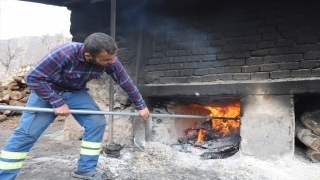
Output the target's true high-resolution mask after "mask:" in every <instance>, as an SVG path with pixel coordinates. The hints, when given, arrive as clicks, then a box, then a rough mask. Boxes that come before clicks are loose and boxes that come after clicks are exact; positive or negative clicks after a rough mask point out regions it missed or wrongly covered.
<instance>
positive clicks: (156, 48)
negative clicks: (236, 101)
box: [139, 0, 320, 84]
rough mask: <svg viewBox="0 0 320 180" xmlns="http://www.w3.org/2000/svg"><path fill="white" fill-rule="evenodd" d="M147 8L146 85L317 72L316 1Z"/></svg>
mask: <svg viewBox="0 0 320 180" xmlns="http://www.w3.org/2000/svg"><path fill="white" fill-rule="evenodd" d="M164 6H165V7H166V8H165V9H163V8H164ZM146 9H147V10H146V16H145V19H144V28H143V34H144V36H143V42H145V43H143V44H142V54H147V55H146V58H145V59H143V60H142V66H141V68H142V69H143V70H144V71H140V79H139V83H141V84H167V83H198V82H203V83H206V82H220V81H237V82H238V83H241V82H243V81H255V82H259V81H264V80H268V81H270V80H289V79H296V78H314V77H320V64H319V63H320V3H319V1H305V0H292V1H289V0H280V1H279V0H260V1H253V0H245V1H235V0H228V1H223V2H222V1H221V2H218V1H214V2H212V1H197V2H196V1H192V0H191V1H181V0H177V1H174V2H171V1H161V3H160V2H159V4H158V6H157V5H154V4H153V6H150V8H146ZM161 9H162V10H161ZM160 12H161V15H160V14H159V13H160ZM150 47H152V48H150Z"/></svg>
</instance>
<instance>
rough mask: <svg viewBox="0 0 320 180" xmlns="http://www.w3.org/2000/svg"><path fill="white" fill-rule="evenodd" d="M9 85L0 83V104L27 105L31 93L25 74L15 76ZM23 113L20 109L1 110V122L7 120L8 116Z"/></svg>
mask: <svg viewBox="0 0 320 180" xmlns="http://www.w3.org/2000/svg"><path fill="white" fill-rule="evenodd" d="M12 79H13V81H11V82H10V83H9V84H8V85H5V86H4V85H2V83H1V84H0V105H10V106H25V105H26V103H27V100H28V98H29V95H30V92H31V90H30V88H29V87H28V86H27V84H26V82H25V81H24V79H23V76H14V77H12ZM14 115H21V112H19V111H10V110H0V122H2V121H5V120H6V119H7V117H8V116H14Z"/></svg>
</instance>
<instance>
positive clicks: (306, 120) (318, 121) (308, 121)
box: [301, 110, 320, 135]
mask: <svg viewBox="0 0 320 180" xmlns="http://www.w3.org/2000/svg"><path fill="white" fill-rule="evenodd" d="M301 122H302V123H303V124H304V125H305V126H306V127H307V128H309V129H311V130H312V131H313V132H314V133H315V134H317V135H320V110H315V111H310V112H309V111H308V112H305V113H303V114H302V115H301Z"/></svg>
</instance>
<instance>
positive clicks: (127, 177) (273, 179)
mask: <svg viewBox="0 0 320 180" xmlns="http://www.w3.org/2000/svg"><path fill="white" fill-rule="evenodd" d="M18 123H19V122H18V121H17V120H7V121H5V122H1V123H0V146H1V147H3V146H4V143H5V142H6V140H7V139H8V138H9V137H10V136H11V134H12V132H13V130H14V128H15V127H16V126H17V124H18ZM62 130H63V122H54V123H53V124H52V125H51V126H50V127H49V128H48V129H47V130H46V131H45V134H44V135H43V136H41V137H40V138H39V140H38V142H37V143H36V145H35V146H34V147H33V148H32V150H31V151H30V153H29V154H28V156H27V158H26V161H25V162H24V164H23V167H22V169H21V172H20V173H19V175H18V176H17V179H16V180H57V179H63V180H77V179H74V178H72V177H71V175H70V174H71V172H73V171H74V170H75V169H76V162H77V158H78V156H79V149H80V144H81V141H66V142H65V141H63V140H62V139H61V137H62V136H63V134H62V133H63V131H62ZM59 133H60V134H59ZM142 145H143V147H144V148H143V149H142V150H141V149H139V148H129V147H126V148H124V149H123V150H121V152H120V153H121V155H120V157H119V158H110V157H105V156H103V155H101V156H100V159H99V163H98V166H97V170H99V171H104V172H106V173H107V174H108V175H109V176H111V177H112V178H111V179H112V180H199V179H201V180H257V179H258V180H289V179H290V180H302V179H312V180H316V179H320V164H319V163H313V162H311V161H310V160H309V159H307V157H306V156H305V150H304V149H299V148H298V147H297V148H296V150H295V155H294V157H281V158H280V157H273V158H269V159H264V160H262V159H257V158H254V157H250V156H244V155H242V154H241V149H240V151H238V152H237V153H236V154H234V155H233V156H230V157H228V158H224V159H203V158H202V157H201V156H200V155H201V153H203V150H201V149H197V148H193V149H191V148H190V147H189V146H188V145H182V146H169V145H165V144H162V143H158V142H145V143H144V144H142ZM200 150H201V151H200ZM191 152H192V153H191Z"/></svg>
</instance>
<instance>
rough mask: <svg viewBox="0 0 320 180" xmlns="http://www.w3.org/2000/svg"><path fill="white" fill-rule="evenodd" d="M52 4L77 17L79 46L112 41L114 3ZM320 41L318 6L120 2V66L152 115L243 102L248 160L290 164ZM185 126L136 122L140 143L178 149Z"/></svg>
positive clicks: (314, 89) (316, 72) (280, 0)
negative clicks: (104, 36)
mask: <svg viewBox="0 0 320 180" xmlns="http://www.w3.org/2000/svg"><path fill="white" fill-rule="evenodd" d="M46 2H47V3H49V4H50V1H46ZM54 2H55V3H58V2H60V4H59V3H58V5H62V6H66V7H67V8H68V9H69V10H71V12H72V14H71V28H70V31H71V34H72V35H73V41H80V42H81V41H83V40H84V38H85V37H86V35H88V34H90V33H92V32H96V31H102V32H106V33H109V32H110V13H109V12H110V1H107V0H105V1H104V0H100V1H91V2H90V1H81V0H78V1H54ZM51 3H52V2H51ZM319 37H320V3H319V1H304V0H242V1H236V0H216V1H212V0H202V1H199V0H183V1H182V0H174V1H172V0H171V1H170V0H157V1H146V0H137V1H134V2H133V1H129V0H121V1H117V23H116V41H117V42H118V45H119V47H120V49H119V53H118V57H119V59H120V60H121V61H122V63H123V64H124V66H126V70H127V71H128V73H129V74H130V75H131V77H132V78H133V79H134V80H135V82H136V84H137V86H138V88H139V90H140V92H141V94H142V95H143V96H144V98H145V99H146V101H147V104H148V106H149V109H151V110H154V112H155V113H156V112H158V113H188V112H191V111H181V109H182V108H181V107H183V106H186V105H190V104H198V105H210V106H216V105H218V104H219V105H221V106H225V105H227V104H230V103H231V102H239V104H240V116H239V117H240V130H239V135H240V137H241V138H240V145H239V147H240V149H239V151H240V153H241V154H242V155H249V156H255V157H259V158H269V157H283V156H292V155H293V153H294V147H295V135H294V130H295V121H296V119H297V118H298V117H297V116H296V111H297V108H296V107H304V106H303V105H301V104H299V103H301V101H298V100H297V97H299V98H300V99H304V97H305V95H307V96H308V98H310V99H315V98H317V97H318V93H319V92H320V83H319V82H320V65H319V63H320V38H319ZM304 103H305V102H304ZM177 109H179V110H177ZM162 110H163V111H162ZM193 113H194V112H193ZM197 113H198V114H199V113H200V112H197ZM200 114H201V113H200ZM184 121H186V122H187V121H188V120H183V119H170V120H168V119H159V118H150V119H149V120H148V121H146V122H141V121H140V120H135V121H134V133H133V134H134V137H135V138H137V139H140V140H146V141H163V140H168V139H167V138H173V139H169V140H168V141H166V143H168V144H175V143H174V141H176V139H177V138H178V137H179V136H180V135H182V134H183V130H184V128H187V126H184V125H181V123H182V124H183V122H184ZM179 124H180V125H179ZM177 129H180V130H181V131H178V130H177Z"/></svg>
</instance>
